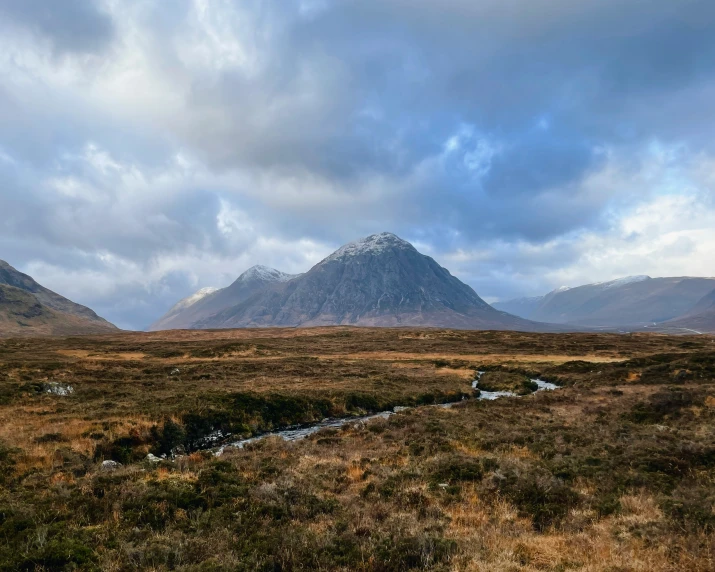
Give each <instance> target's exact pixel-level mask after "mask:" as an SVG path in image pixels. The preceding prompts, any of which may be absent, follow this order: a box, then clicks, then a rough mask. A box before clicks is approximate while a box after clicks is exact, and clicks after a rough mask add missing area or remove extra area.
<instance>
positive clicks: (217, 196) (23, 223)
mask: <svg viewBox="0 0 715 572" xmlns="http://www.w3.org/2000/svg"><path fill="white" fill-rule="evenodd" d="M713 102H715V2H712V0H580V1H579V2H574V1H573V0H439V1H437V0H429V1H428V0H262V1H260V0H171V1H169V0H166V1H164V0H155V1H152V0H97V1H90V0H63V1H62V2H58V1H56V0H0V259H3V260H6V261H7V262H9V263H10V264H12V265H13V266H15V267H16V268H18V269H19V270H21V271H23V272H26V273H28V274H30V275H32V276H33V277H34V278H35V279H36V280H37V281H39V282H40V283H41V284H43V285H45V286H47V287H48V288H51V289H52V290H55V291H57V292H58V293H60V294H62V295H64V296H66V297H68V298H70V299H72V300H74V301H76V302H80V303H82V304H86V305H88V306H90V307H91V308H93V309H94V310H95V311H97V312H98V313H99V314H100V315H102V316H103V317H106V318H107V319H109V320H110V321H112V322H114V323H115V324H117V325H118V326H120V327H123V328H129V329H142V328H145V327H146V326H147V325H149V324H150V323H151V322H153V321H154V320H155V319H156V318H158V317H159V316H160V315H162V314H163V313H164V312H165V311H166V310H167V309H168V308H169V307H170V306H171V305H173V304H174V303H175V302H176V301H177V300H178V299H180V298H182V297H184V296H187V295H189V294H190V293H192V292H194V291H196V290H198V289H199V288H202V287H205V286H217V287H222V286H226V285H228V284H229V283H230V282H232V281H233V280H234V279H235V278H236V277H237V276H238V275H239V274H240V273H241V272H243V271H244V270H245V269H247V268H248V267H250V266H252V265H254V264H265V265H267V266H272V267H275V268H278V269H280V270H283V271H285V272H289V273H297V272H304V271H306V270H308V269H309V268H310V267H311V266H312V265H313V264H315V263H317V262H319V261H320V260H321V259H322V258H324V257H325V256H327V255H328V254H330V253H331V252H332V251H333V250H335V249H336V248H337V247H339V246H340V245H342V244H344V243H346V242H349V241H351V240H355V239H357V238H360V237H363V236H366V235H369V234H372V233H375V232H383V231H390V232H394V233H396V234H398V235H399V236H400V237H402V238H404V239H406V240H409V241H411V242H412V243H413V244H414V245H415V246H416V247H417V248H418V249H419V250H420V251H421V252H423V253H425V254H428V255H430V256H432V257H433V258H435V260H437V261H438V262H439V263H440V264H442V265H443V266H445V267H447V268H448V269H449V270H450V271H451V272H452V273H453V274H455V275H456V276H458V277H459V278H460V279H462V280H463V281H464V282H466V283H468V284H469V285H470V286H472V287H473V288H474V289H475V290H476V291H477V292H478V293H479V294H480V295H481V296H482V297H483V298H485V299H486V300H487V301H491V302H493V301H496V300H504V299H509V298H513V297H517V296H531V295H539V294H543V293H546V292H548V291H549V290H551V289H553V288H556V287H559V286H562V285H569V286H575V285H579V284H584V283H589V282H595V281H605V280H610V279H614V278H618V277H621V276H627V275H634V274H648V275H650V276H682V275H693V276H713V275H715V137H714V136H713V134H714V133H715V112H714V111H715V108H714V104H713Z"/></svg>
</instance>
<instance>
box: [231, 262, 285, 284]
mask: <svg viewBox="0 0 715 572" xmlns="http://www.w3.org/2000/svg"><path fill="white" fill-rule="evenodd" d="M292 278H295V275H294V274H286V273H285V272H281V271H280V270H276V269H275V268H270V267H269V266H263V265H262V264H256V265H255V266H251V267H250V268H249V269H248V270H246V271H245V272H244V273H243V274H241V275H240V276H239V277H238V279H237V280H236V282H241V283H243V282H248V281H252V280H261V281H263V282H288V280H291V279H292Z"/></svg>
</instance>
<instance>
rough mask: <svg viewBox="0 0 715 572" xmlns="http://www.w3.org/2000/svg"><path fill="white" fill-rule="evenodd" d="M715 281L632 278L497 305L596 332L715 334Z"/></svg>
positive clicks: (531, 318)
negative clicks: (619, 330) (602, 330)
mask: <svg viewBox="0 0 715 572" xmlns="http://www.w3.org/2000/svg"><path fill="white" fill-rule="evenodd" d="M714 304H715V278H689V277H680V278H651V277H650V276H628V277H626V278H620V279H618V280H613V281H611V282H598V283H595V284H586V285H584V286H577V287H575V288H566V287H563V288H558V289H556V290H553V291H552V292H549V293H548V294H546V295H544V296H538V297H534V298H517V299H515V300H509V301H506V302H499V303H496V304H494V307H495V308H497V309H500V310H503V311H505V312H510V313H512V314H515V315H518V316H521V317H522V318H525V319H529V320H535V321H540V322H549V323H553V324H568V325H573V326H584V327H591V328H605V329H614V328H623V329H628V330H635V329H643V328H647V329H652V330H657V331H678V330H683V331H687V330H695V331H703V332H712V331H715V306H714Z"/></svg>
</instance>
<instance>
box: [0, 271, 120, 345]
mask: <svg viewBox="0 0 715 572" xmlns="http://www.w3.org/2000/svg"><path fill="white" fill-rule="evenodd" d="M115 331H117V328H116V327H115V326H114V325H112V324H110V323H109V322H107V321H106V320H104V319H103V318H100V317H99V316H98V315H97V314H95V313H94V312H93V311H92V310H90V309H89V308H87V307H86V306H82V305H81V304H76V303H75V302H72V301H71V300H68V299H67V298H64V297H63V296H60V295H59V294H57V293H55V292H53V291H52V290H48V289H47V288H45V287H44V286H42V285H40V284H38V283H37V282H36V281H35V280H33V279H32V278H31V277H30V276H28V275H27V274H23V273H22V272H19V271H18V270H16V269H15V268H13V267H12V266H10V265H9V264H8V263H7V262H5V261H2V260H0V336H5V337H7V336H27V335H74V334H100V333H104V332H115Z"/></svg>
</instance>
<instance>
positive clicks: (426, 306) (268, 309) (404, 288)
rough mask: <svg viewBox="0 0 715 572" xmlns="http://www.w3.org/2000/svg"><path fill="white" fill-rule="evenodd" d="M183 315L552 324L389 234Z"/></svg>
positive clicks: (322, 321) (231, 319)
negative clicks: (502, 304) (206, 311)
mask: <svg viewBox="0 0 715 572" xmlns="http://www.w3.org/2000/svg"><path fill="white" fill-rule="evenodd" d="M239 280H241V279H240V278H239ZM237 282H238V281H237ZM242 293H243V292H242ZM216 297H217V294H212V295H211V296H207V297H206V298H205V299H204V300H202V301H201V302H199V303H197V304H196V305H195V306H192V309H193V308H196V307H198V306H199V304H202V305H204V307H205V308H206V307H208V305H209V304H212V306H211V309H214V308H217V307H218V305H219V304H217V303H216ZM192 317H193V316H192ZM182 320H183V322H182V324H183V327H190V328H244V327H267V326H321V325H338V324H343V325H344V324H352V325H362V326H437V327H449V328H469V329H515V330H538V329H547V330H548V329H549V327H548V326H546V325H543V324H535V323H533V322H530V321H528V320H524V319H522V318H518V317H516V316H512V315H510V314H507V313H505V312H500V311H498V310H495V309H494V308H492V307H491V306H490V305H489V304H487V303H486V302H484V300H482V299H481V298H480V297H479V296H478V295H477V294H476V292H474V290H472V288H470V287H469V286H467V285H466V284H464V283H462V282H461V281H460V280H458V279H457V278H455V277H454V276H452V275H451V274H450V273H449V271H447V270H446V269H444V268H442V267H441V266H440V265H439V264H437V263H436V262H435V261H434V260H433V259H432V258H430V257H428V256H425V255H423V254H420V253H419V252H418V251H417V250H416V249H415V248H414V247H413V246H412V245H411V244H410V243H409V242H406V241H404V240H402V239H400V238H398V237H397V236H395V235H394V234H390V233H382V234H376V235H372V236H369V237H367V238H364V239H362V240H358V241H356V242H352V243H350V244H347V245H345V246H343V247H342V248H340V249H339V250H337V251H336V252H335V253H333V254H332V255H330V256H329V257H327V258H326V259H325V260H323V261H322V262H320V263H318V264H317V265H315V266H314V267H313V268H311V269H310V270H309V271H308V272H307V273H305V274H302V275H300V276H298V277H295V278H292V279H289V280H286V281H274V282H272V283H271V284H270V285H267V286H265V287H262V288H260V289H259V290H257V291H256V292H255V293H254V294H252V295H251V296H249V297H246V298H245V299H244V300H240V301H237V302H235V303H231V304H225V305H224V307H223V308H221V309H219V310H217V311H215V312H214V313H213V314H211V315H207V316H204V317H201V318H200V319H197V320H195V321H193V322H190V323H189V316H187V315H184V317H183V318H182ZM174 323H177V322H174Z"/></svg>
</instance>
